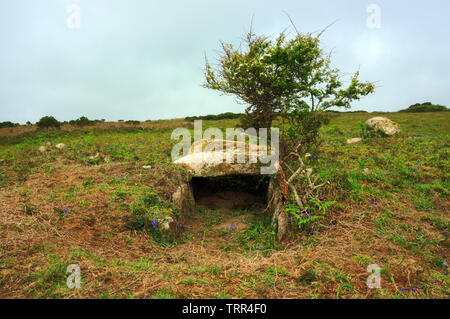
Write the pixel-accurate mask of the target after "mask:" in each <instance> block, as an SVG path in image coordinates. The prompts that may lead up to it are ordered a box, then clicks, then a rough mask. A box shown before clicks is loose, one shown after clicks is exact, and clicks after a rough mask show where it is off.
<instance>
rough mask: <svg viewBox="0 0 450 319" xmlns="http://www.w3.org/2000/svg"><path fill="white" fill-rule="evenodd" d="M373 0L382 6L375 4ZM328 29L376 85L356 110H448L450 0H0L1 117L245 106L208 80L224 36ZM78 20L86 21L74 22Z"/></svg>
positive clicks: (335, 46) (195, 111)
mask: <svg viewBox="0 0 450 319" xmlns="http://www.w3.org/2000/svg"><path fill="white" fill-rule="evenodd" d="M374 5H375V6H374ZM286 12H287V13H288V14H289V16H290V17H291V19H292V20H293V22H294V24H295V25H296V27H297V29H298V30H299V31H300V32H315V31H318V30H321V29H323V28H325V27H326V26H328V25H329V24H330V23H332V22H334V21H335V23H334V24H333V25H332V26H330V27H329V28H328V29H327V31H326V32H325V33H324V34H323V35H322V36H321V46H322V48H323V49H324V51H325V52H329V51H332V52H333V56H332V61H333V62H332V63H333V66H334V67H337V68H339V69H340V70H341V71H342V72H343V73H344V74H346V75H348V76H350V75H351V74H353V73H354V72H355V71H357V70H360V79H361V80H363V81H371V82H375V83H376V86H377V87H376V90H375V93H373V94H371V95H369V96H366V97H363V98H362V99H361V100H360V101H356V102H354V103H353V107H352V110H366V111H369V112H371V111H397V110H400V109H404V108H407V107H408V106H409V105H411V104H415V103H417V102H433V103H436V104H443V105H446V106H450V93H449V92H450V90H449V84H450V63H449V62H450V61H449V60H450V23H449V22H448V15H449V14H450V1H448V0H430V1H412V0H408V1H403V0H396V1H392V0H388V1H382V0H378V1H377V0H370V1H365V0H340V1H336V0H315V1H310V0H308V1H303V0H290V1H288V0H284V1H283V0H270V1H269V0H246V1H242V0H226V1H224V0H177V1H174V0H164V1H161V0H0V122H2V121H12V122H17V123H25V122H26V121H31V122H33V123H34V122H36V121H38V120H39V119H40V118H41V117H43V116H46V115H52V116H54V117H55V118H56V119H58V120H60V121H67V120H72V119H76V118H79V117H80V116H87V117H88V118H90V119H106V120H109V121H117V120H119V119H123V120H140V121H144V120H156V119H169V118H180V117H185V116H190V115H205V114H218V113H223V112H243V111H244V109H245V105H243V104H240V103H238V101H236V99H235V98H234V97H232V96H226V95H221V94H220V93H219V92H217V91H213V90H209V89H206V88H204V87H202V84H203V83H204V74H203V69H204V61H205V60H204V58H205V54H206V56H207V57H208V59H209V61H210V62H212V63H214V60H215V59H216V58H217V55H218V50H219V48H220V46H219V45H220V41H224V42H227V43H232V44H234V45H239V43H240V42H241V39H242V36H244V34H245V33H246V32H247V31H248V30H249V27H250V23H251V21H252V17H253V30H254V32H255V33H258V34H264V35H267V36H273V37H276V36H277V35H278V34H279V33H280V32H282V31H283V30H284V29H286V28H288V29H287V32H289V33H290V34H294V32H295V31H294V29H293V28H292V26H291V23H290V21H289V19H288V17H287V15H286ZM78 18H79V19H78Z"/></svg>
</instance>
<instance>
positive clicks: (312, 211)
mask: <svg viewBox="0 0 450 319" xmlns="http://www.w3.org/2000/svg"><path fill="white" fill-rule="evenodd" d="M310 204H311V205H310V206H307V207H305V209H306V214H307V216H306V217H302V216H301V215H300V214H301V213H300V208H299V207H298V206H297V204H295V203H294V201H291V202H289V203H288V204H287V205H286V206H285V208H284V210H285V211H286V212H287V213H289V214H291V215H292V216H294V217H295V219H296V221H297V226H298V228H299V229H305V227H306V226H307V225H308V224H310V223H312V222H313V221H315V220H316V219H320V218H323V217H324V216H325V214H326V211H327V209H328V207H330V206H331V205H333V204H334V201H326V202H324V203H321V202H320V201H319V200H317V199H316V198H314V197H312V198H311V199H310Z"/></svg>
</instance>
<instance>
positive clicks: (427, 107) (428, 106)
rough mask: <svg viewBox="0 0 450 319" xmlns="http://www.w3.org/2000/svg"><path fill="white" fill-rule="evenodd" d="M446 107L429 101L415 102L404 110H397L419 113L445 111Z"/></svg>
mask: <svg viewBox="0 0 450 319" xmlns="http://www.w3.org/2000/svg"><path fill="white" fill-rule="evenodd" d="M447 111H448V108H447V107H445V106H444V105H439V104H432V103H431V102H425V103H416V104H414V105H411V106H410V107H408V108H407V109H406V110H401V111H399V112H409V113H421V112H447Z"/></svg>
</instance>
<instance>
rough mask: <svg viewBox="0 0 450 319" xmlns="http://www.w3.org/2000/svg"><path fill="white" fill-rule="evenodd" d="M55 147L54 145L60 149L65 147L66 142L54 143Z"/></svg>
mask: <svg viewBox="0 0 450 319" xmlns="http://www.w3.org/2000/svg"><path fill="white" fill-rule="evenodd" d="M55 147H56V148H57V149H60V150H62V149H63V148H64V147H66V144H64V143H59V144H56V145H55Z"/></svg>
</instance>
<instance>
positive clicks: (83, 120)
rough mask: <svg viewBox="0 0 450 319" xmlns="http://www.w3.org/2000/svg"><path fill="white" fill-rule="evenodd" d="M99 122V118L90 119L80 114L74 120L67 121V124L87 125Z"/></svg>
mask: <svg viewBox="0 0 450 319" xmlns="http://www.w3.org/2000/svg"><path fill="white" fill-rule="evenodd" d="M99 122H100V121H99V120H90V119H88V118H87V117H86V116H82V117H80V118H78V119H76V120H72V121H69V124H71V125H76V126H87V125H94V124H96V123H99Z"/></svg>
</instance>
